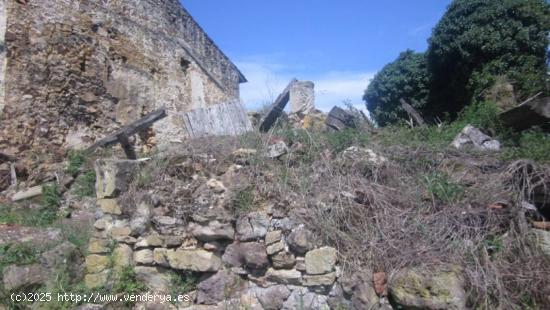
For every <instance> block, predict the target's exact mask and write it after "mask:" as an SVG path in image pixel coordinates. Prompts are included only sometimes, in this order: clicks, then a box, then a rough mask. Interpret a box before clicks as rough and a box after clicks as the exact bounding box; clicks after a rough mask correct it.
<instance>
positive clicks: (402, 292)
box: [389, 267, 466, 310]
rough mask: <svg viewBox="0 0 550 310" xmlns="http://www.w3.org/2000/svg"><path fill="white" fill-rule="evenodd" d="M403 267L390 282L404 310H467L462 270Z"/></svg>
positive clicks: (398, 302)
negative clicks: (424, 269) (426, 269)
mask: <svg viewBox="0 0 550 310" xmlns="http://www.w3.org/2000/svg"><path fill="white" fill-rule="evenodd" d="M448 270H449V271H434V270H430V271H421V270H416V269H403V270H401V271H399V272H398V273H397V275H395V277H394V278H393V279H392V281H391V282H390V287H389V288H390V295H391V297H392V298H393V300H394V301H395V303H396V304H398V305H399V306H401V307H402V308H404V309H434V310H435V309H455V310H457V309H466V292H465V291H464V280H463V279H462V277H461V276H460V275H459V274H458V269H457V268H454V267H450V268H448Z"/></svg>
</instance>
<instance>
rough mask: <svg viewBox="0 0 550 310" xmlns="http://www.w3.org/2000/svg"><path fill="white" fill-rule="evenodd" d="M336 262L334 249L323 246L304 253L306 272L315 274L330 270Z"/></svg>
mask: <svg viewBox="0 0 550 310" xmlns="http://www.w3.org/2000/svg"><path fill="white" fill-rule="evenodd" d="M335 264H336V249H335V248H331V247H323V248H320V249H316V250H311V251H309V252H307V253H306V272H307V273H308V274H312V275H317V274H325V273H328V272H332V271H333V270H334V265H335Z"/></svg>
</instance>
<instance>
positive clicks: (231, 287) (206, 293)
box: [197, 270, 241, 305]
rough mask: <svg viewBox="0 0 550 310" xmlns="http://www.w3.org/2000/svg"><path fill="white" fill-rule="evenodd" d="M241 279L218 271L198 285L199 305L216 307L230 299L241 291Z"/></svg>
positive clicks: (226, 272)
mask: <svg viewBox="0 0 550 310" xmlns="http://www.w3.org/2000/svg"><path fill="white" fill-rule="evenodd" d="M240 282H241V281H240V278H239V277H238V276H237V275H235V274H233V273H231V272H229V271H225V270H221V271H218V272H217V273H216V274H214V275H213V276H211V277H209V278H208V279H206V280H204V281H201V282H200V283H199V284H198V285H197V303H198V304H206V305H215V304H217V303H219V302H222V301H224V300H227V299H229V298H230V297H232V296H234V294H235V293H236V292H237V291H238V290H239V284H240Z"/></svg>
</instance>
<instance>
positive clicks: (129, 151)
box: [117, 133, 137, 160]
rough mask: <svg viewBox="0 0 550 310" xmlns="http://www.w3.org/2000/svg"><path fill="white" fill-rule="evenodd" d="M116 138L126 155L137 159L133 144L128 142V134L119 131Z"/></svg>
mask: <svg viewBox="0 0 550 310" xmlns="http://www.w3.org/2000/svg"><path fill="white" fill-rule="evenodd" d="M117 139H118V142H120V146H122V149H123V150H124V153H125V154H126V157H127V158H128V159H131V160H136V159H137V155H136V151H134V146H133V145H132V144H131V143H130V140H129V139H128V136H127V135H126V134H124V133H120V134H118V135H117Z"/></svg>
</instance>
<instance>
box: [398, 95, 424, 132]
mask: <svg viewBox="0 0 550 310" xmlns="http://www.w3.org/2000/svg"><path fill="white" fill-rule="evenodd" d="M399 102H401V106H402V107H403V109H404V110H405V111H406V112H407V114H409V116H410V117H412V118H413V119H414V120H415V121H416V123H417V124H418V125H419V126H420V127H422V126H426V122H425V121H424V119H423V118H422V116H420V113H418V112H417V111H416V110H415V109H414V108H413V107H412V105H410V104H408V103H407V101H405V99H403V98H401V99H399Z"/></svg>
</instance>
